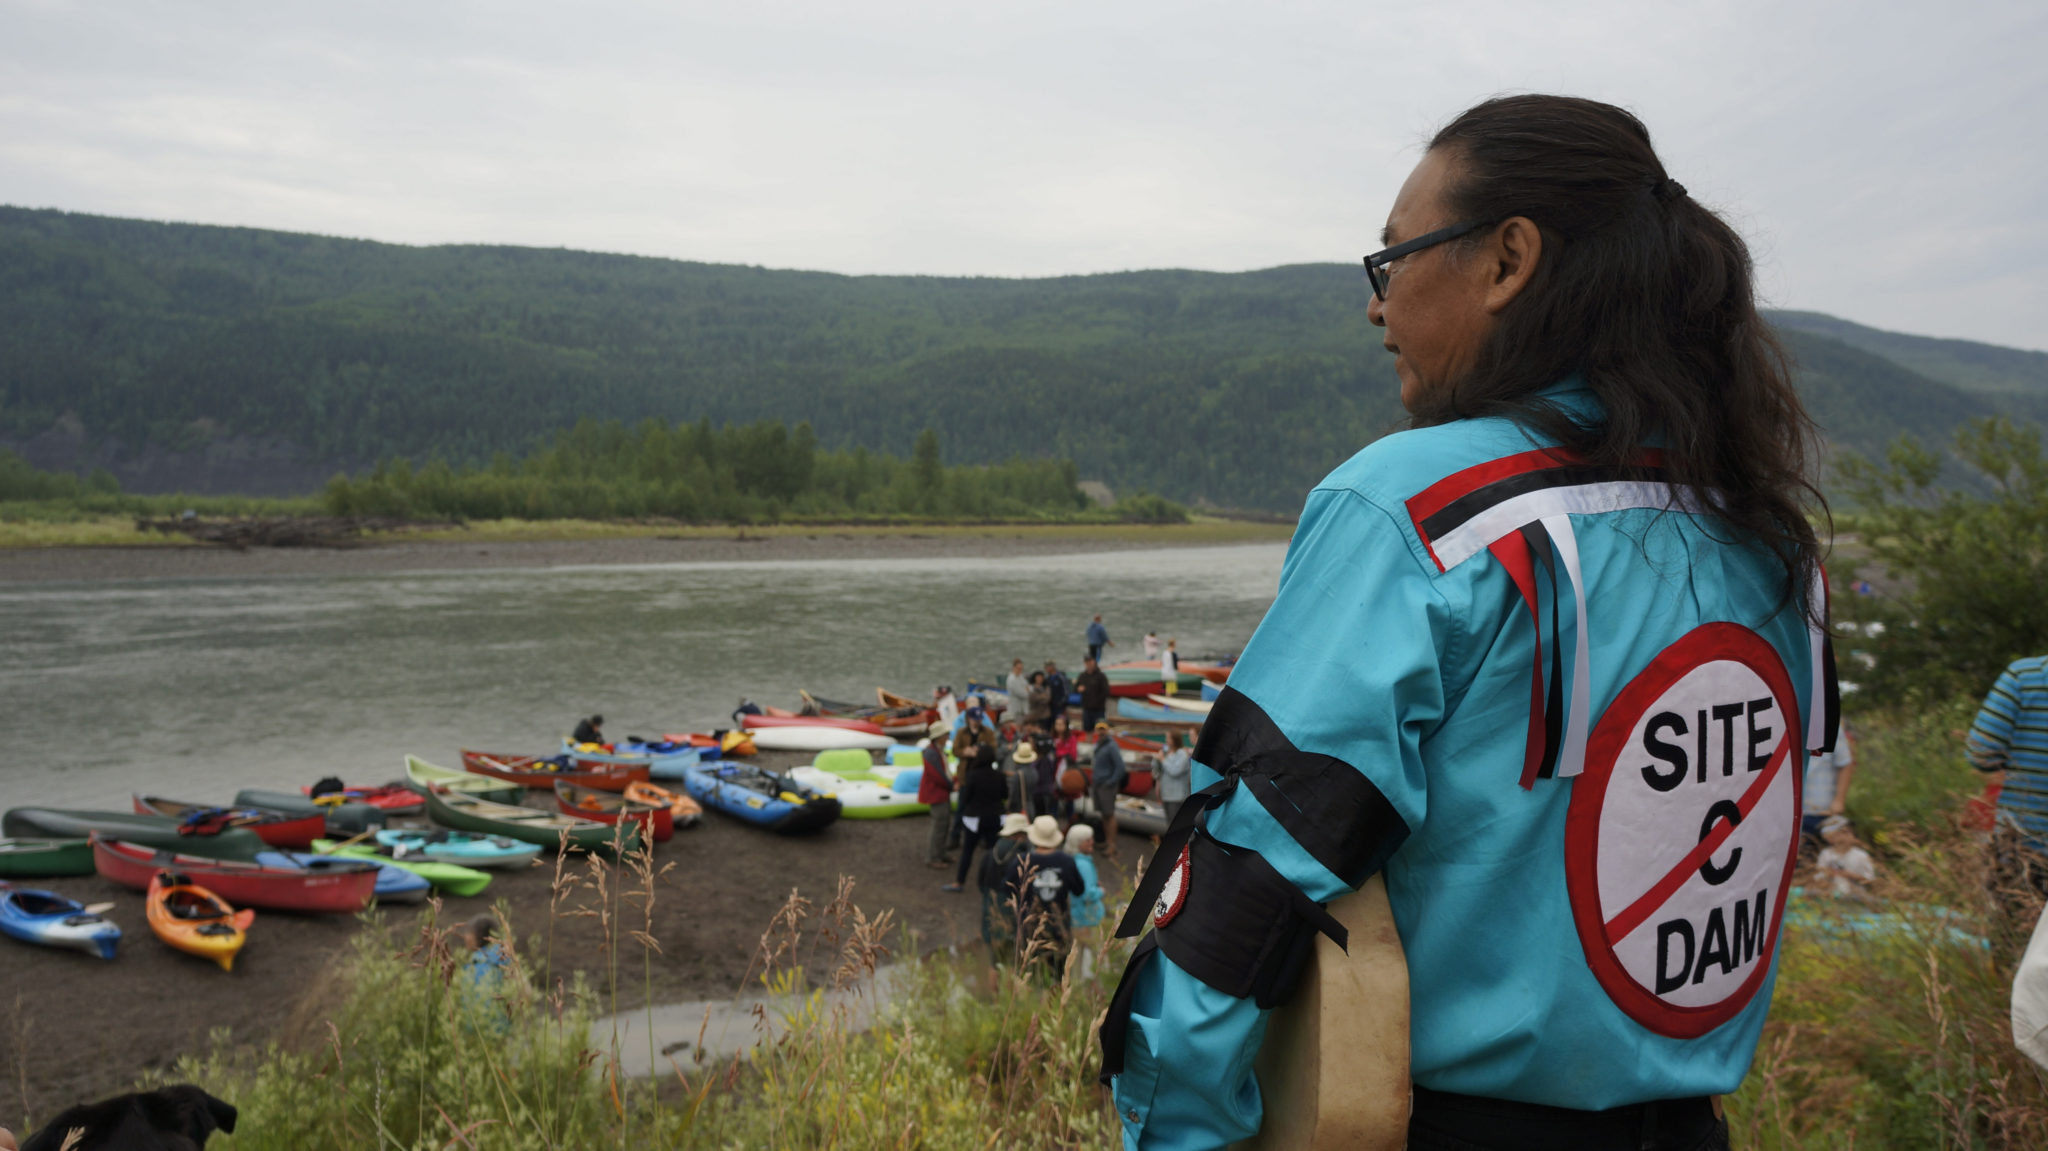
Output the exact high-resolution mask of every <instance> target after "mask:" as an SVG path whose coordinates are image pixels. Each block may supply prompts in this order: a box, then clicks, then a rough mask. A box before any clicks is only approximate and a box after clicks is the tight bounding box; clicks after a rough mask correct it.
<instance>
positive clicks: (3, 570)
mask: <svg viewBox="0 0 2048 1151" xmlns="http://www.w3.org/2000/svg"><path fill="white" fill-rule="evenodd" d="M544 527H545V525H536V528H535V531H534V534H535V535H539V534H541V531H542V530H543V529H544ZM557 530H559V531H562V532H563V534H570V532H569V531H568V530H567V529H557ZM627 530H628V529H623V528H622V529H617V530H616V532H615V534H610V535H605V534H589V535H584V536H582V537H581V538H521V534H520V533H516V532H513V531H508V530H504V529H502V528H501V529H495V530H494V529H491V528H483V529H479V530H476V531H473V532H466V531H464V530H462V529H452V530H446V531H441V532H435V533H432V534H431V535H422V536H389V537H382V538H376V539H372V540H371V541H369V542H366V543H364V544H363V545H361V546H358V547H350V548H250V549H248V550H246V551H235V550H233V549H230V548H223V547H214V546H193V545H180V546H165V545H161V544H159V545H155V546H136V547H125V546H93V547H74V546H48V547H0V583H60V582H80V581H98V580H149V579H234V578H246V577H251V576H256V577H267V576H323V575H363V574H378V573H386V572H412V571H452V570H477V569H490V568H545V567H576V566H586V565H606V564H656V563H731V562H744V561H764V560H766V561H777V560H785V561H786V560H832V559H924V558H947V557H961V556H966V557H991V558H1001V557H1004V556H1013V555H1059V554H1072V553H1080V552H1099V551H1124V550H1129V549H1132V548H1168V547H1200V546H1213V545H1217V544H1237V543H1278V542H1284V541H1285V540H1286V539H1287V538H1288V535H1289V534H1290V532H1291V531H1292V527H1291V525H1284V524H1264V523H1241V522H1234V521H1198V522H1196V523H1192V524H1171V525H1162V526H1157V527H1151V526H1145V525H1135V524H1084V525H1044V526H1039V525H1026V526H1012V525H987V526H981V525H974V526H941V527H931V528H865V527H861V528H805V527H778V528H772V529H760V528H750V529H745V530H735V529H731V528H723V529H715V530H707V529H692V530H689V531H676V530H673V529H671V530H670V531H669V532H668V533H667V534H658V533H656V532H654V531H652V530H648V531H644V532H641V531H635V532H634V533H633V534H625V533H626V531H627Z"/></svg>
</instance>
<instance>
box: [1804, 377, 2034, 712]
mask: <svg viewBox="0 0 2048 1151" xmlns="http://www.w3.org/2000/svg"><path fill="white" fill-rule="evenodd" d="M1955 454H1956V456H1957V457H1958V458H1960V459H1961V460H1962V461H1963V462H1964V463H1965V464H1967V465H1968V466H1969V467H1970V468H1972V469H1973V470H1975V471H1976V472H1978V473H1979V474H1980V475H1981V476H1982V478H1983V479H1984V480H1985V482H1986V486H1987V488H1988V490H1989V492H1990V494H1989V495H1988V496H1980V495H1974V494H1971V493H1970V492H1967V491H1962V490H1958V489H1955V488H1940V487H1937V486H1936V482H1937V480H1938V479H1939V476H1940V468H1941V461H1940V459H1939V457H1937V456H1935V455H1934V454H1933V453H1931V452H1929V451H1928V450H1927V449H1925V448H1923V447H1921V446H1920V445H1919V444H1917V443H1915V442H1914V441H1912V440H1910V439H1901V440H1900V441H1899V442H1897V443H1895V444H1893V445H1892V448H1891V450H1890V452H1889V453H1888V459H1887V466H1885V467H1882V468H1880V467H1878V466H1876V465H1874V464H1871V463H1869V462H1868V461H1865V460H1863V459H1861V458H1859V457H1855V456H1853V455H1852V456H1850V457H1849V458H1848V459H1846V460H1845V461H1844V462H1843V464H1842V477H1843V490H1844V492H1845V493H1846V494H1847V495H1848V496H1849V498H1850V500H1851V501H1852V502H1853V504H1854V505H1855V509H1856V510H1855V523H1856V526H1857V529H1858V532H1859V534H1860V536H1861V542H1862V546H1863V548H1864V549H1865V550H1867V551H1868V553H1869V561H1870V562H1871V563H1874V564H1875V565H1876V566H1877V567H1879V568H1881V569H1883V573H1884V575H1886V576H1888V577H1889V578H1888V579H1884V580H1881V581H1880V582H1881V584H1883V585H1884V586H1887V587H1890V588H1891V589H1892V590H1890V591H1889V592H1886V593H1883V594H1877V595H1869V596H1839V595H1838V596H1837V597H1836V598H1835V601H1834V603H1835V609H1836V614H1837V616H1838V617H1840V618H1841V619H1843V620H1845V621H1848V622H1851V623H1857V624H1862V625H1865V626H1864V627H1863V628H1862V629H1861V630H1862V631H1864V632H1866V633H1868V634H1863V635H1860V636H1858V637H1857V638H1856V639H1855V640H1854V641H1853V643H1852V644H1845V645H1844V646H1853V647H1854V648H1857V649H1859V650H1861V651H1863V652H1864V653H1866V654H1867V655H1868V656H1869V660H1870V661H1869V662H1868V664H1867V665H1865V664H1863V663H1862V661H1859V662H1858V664H1857V665H1852V666H1850V667H1848V668H1846V669H1845V671H1844V674H1845V675H1846V676H1849V677H1851V678H1853V679H1855V680H1856V681H1857V682H1858V683H1859V684H1860V685H1861V686H1862V688H1863V691H1864V692H1865V693H1866V694H1867V695H1868V696H1869V697H1870V698H1871V699H1872V700H1873V701H1876V702H1878V703H1880V704H1884V703H1898V702H1907V703H1913V704H1926V703H1928V702H1930V701H1940V700H1944V699H1947V698H1949V697H1951V696H1954V695H1956V694H1959V693H1960V694H1971V693H1975V694H1978V695H1981V694H1982V693H1983V692H1985V691H1986V690H1988V689H1989V688H1990V686H1991V683H1992V681H1993V680H1995V679H1996V678H1997V677H1998V673H1999V672H2001V671H2003V670H2005V667H2006V665H2007V664H2009V663H2011V662H2012V661H2013V660H2015V659H2018V658H2020V657H2022V656H2029V655H2039V654H2041V653H2043V652H2048V595H2044V594H2043V592H2042V589H2043V588H2048V458H2044V457H2043V455H2042V453H2041V431H2040V429H2039V428H2038V427H2032V426H2016V425H2014V424H2012V423H2010V422H2008V421H2006V420H2005V419H2003V418H1999V419H1990V420H1982V421H1978V422H1976V423H1972V424H1970V425H1967V426H1966V427H1964V428H1963V430H1962V431H1960V432H1958V433H1957V435H1956V452H1955ZM1839 566H1840V569H1841V570H1840V574H1841V576H1842V578H1843V579H1845V580H1854V579H1855V578H1856V576H1857V574H1858V569H1859V567H1860V566H1861V565H1860V564H1859V563H1857V562H1855V561H1848V562H1844V563H1842V564H1840V565H1839ZM1870 624H1877V625H1881V627H1879V628H1875V629H1873V628H1870V627H1868V625H1870Z"/></svg>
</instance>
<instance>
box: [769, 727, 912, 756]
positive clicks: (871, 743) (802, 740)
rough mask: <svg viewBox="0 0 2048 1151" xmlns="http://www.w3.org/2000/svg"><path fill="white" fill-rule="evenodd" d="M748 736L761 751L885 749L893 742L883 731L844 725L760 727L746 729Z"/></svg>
mask: <svg viewBox="0 0 2048 1151" xmlns="http://www.w3.org/2000/svg"><path fill="white" fill-rule="evenodd" d="M747 738H748V739H750V740H753V741H754V746H755V747H757V748H759V749H761V750H762V751H836V750H838V749H840V748H842V747H857V748H863V749H865V750H868V751H887V750H888V749H889V748H890V747H891V746H892V745H894V744H895V742H896V741H895V740H894V739H892V738H890V737H889V736H886V735H874V734H872V733H870V732H864V731H848V730H847V729H845V728H843V727H763V728H757V729H755V730H753V731H750V732H748V733H747Z"/></svg>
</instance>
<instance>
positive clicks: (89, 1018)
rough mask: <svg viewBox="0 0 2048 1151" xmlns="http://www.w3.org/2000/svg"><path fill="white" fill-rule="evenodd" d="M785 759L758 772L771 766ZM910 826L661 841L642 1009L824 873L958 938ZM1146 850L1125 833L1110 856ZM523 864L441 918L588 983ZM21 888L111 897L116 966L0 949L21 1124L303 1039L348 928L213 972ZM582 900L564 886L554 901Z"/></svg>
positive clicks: (818, 887) (260, 929) (628, 989)
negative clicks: (547, 959)
mask: <svg viewBox="0 0 2048 1151" xmlns="http://www.w3.org/2000/svg"><path fill="white" fill-rule="evenodd" d="M801 758H803V757H798V756H793V755H783V756H780V757H765V756H764V757H763V761H764V762H767V763H771V764H776V763H777V759H779V760H781V761H782V764H778V765H783V764H786V763H789V762H796V761H798V760H800V759H801ZM534 794H538V793H534ZM529 802H532V803H535V804H538V803H539V802H540V801H539V800H538V799H535V798H530V799H529ZM927 827H928V823H927V820H926V819H925V818H923V817H910V818H904V819H889V820H841V821H839V822H838V823H836V824H834V825H833V826H832V827H829V828H827V829H826V830H825V831H823V832H822V833H820V834H817V835H814V836H803V837H782V836H776V835H771V834H768V833H766V832H763V831H760V830H757V829H755V828H753V827H750V826H748V825H746V824H743V823H741V822H739V821H738V820H734V819H730V818H726V817H723V816H720V815H719V814H717V813H715V812H713V813H707V814H706V816H705V818H704V820H703V821H702V823H700V824H699V825H698V826H697V827H694V828H691V829H689V830H686V831H679V832H677V833H676V836H675V838H674V839H672V840H670V841H669V842H668V843H665V844H662V845H660V846H659V847H658V848H657V849H656V851H655V856H654V860H655V865H656V866H657V867H659V866H661V865H663V864H674V867H673V869H671V870H670V871H668V872H667V873H666V875H664V876H663V877H662V878H661V879H660V881H659V885H658V887H657V888H656V895H655V900H654V922H653V931H652V933H651V934H652V935H653V936H654V938H655V940H656V941H657V942H658V943H659V944H660V946H661V954H660V955H657V956H656V957H655V959H654V1000H655V1001H656V1002H657V1003H666V1002H677V1001H683V1000H692V999H707V998H716V997H720V996H725V995H732V994H735V993H738V992H740V991H741V990H742V989H743V986H742V985H743V983H744V981H745V980H746V979H747V977H748V974H749V969H750V967H752V965H753V962H754V958H755V955H756V951H757V944H758V942H759V940H760V937H761V934H762V932H763V931H764V930H765V929H766V928H767V926H768V924H769V921H770V920H771V919H772V918H773V917H774V915H775V912H776V910H777V909H778V908H780V907H781V906H782V905H783V902H784V900H785V899H786V898H787V897H788V895H789V894H790V892H791V891H792V890H795V891H798V892H801V893H802V895H803V896H804V897H805V898H806V899H809V900H811V901H812V903H813V904H814V905H816V906H818V907H822V906H823V905H824V904H826V903H827V902H829V901H830V900H831V899H832V897H833V895H834V893H835V892H836V891H837V889H838V885H839V880H840V877H841V876H848V877H851V878H852V879H853V880H854V882H855V886H854V891H853V898H854V902H855V903H856V904H857V905H858V906H859V907H860V908H861V909H862V911H864V912H865V913H866V914H867V915H868V916H869V917H870V918H872V917H874V916H876V915H877V914H879V913H881V912H883V911H885V910H886V911H890V912H893V913H894V917H895V922H896V924H897V925H898V931H897V932H896V934H895V937H894V938H893V939H892V941H891V946H892V947H893V948H897V949H901V948H904V947H915V948H918V949H920V950H931V949H934V948H940V947H944V946H946V945H948V944H951V943H956V942H967V941H970V940H975V939H976V938H977V934H976V933H977V920H976V908H977V904H976V902H975V896H974V894H973V889H972V886H971V885H970V887H969V890H968V892H966V893H964V894H951V893H947V892H942V891H940V890H939V885H940V884H941V883H943V882H945V881H947V880H949V879H951V874H950V873H949V872H948V873H941V872H939V871H935V870H932V869H930V868H928V867H926V866H925V864H924V844H925V836H926V833H927ZM1148 846H1149V845H1148V842H1147V841H1146V840H1143V839H1140V838H1136V837H1131V836H1126V837H1125V844H1124V852H1123V859H1124V861H1125V862H1126V863H1129V862H1131V861H1133V860H1134V859H1135V858H1136V857H1137V856H1139V855H1140V854H1141V853H1142V852H1143V851H1144V850H1145V849H1146V848H1147V847H1148ZM541 862H542V864H543V865H542V866H537V867H534V868H533V869H531V870H529V871H523V872H518V873H498V878H496V879H494V880H493V881H492V884H491V886H490V888H489V889H488V890H486V891H485V892H484V893H483V894H481V895H479V896H475V897H473V898H469V899H450V900H448V901H447V902H446V903H445V904H444V905H443V907H442V910H441V912H440V915H441V920H442V922H443V923H445V924H447V925H450V926H453V925H456V924H460V923H462V922H464V921H466V920H467V919H468V918H469V917H471V916H473V915H475V914H476V913H478V912H480V911H486V910H490V909H491V908H492V907H493V906H494V905H495V904H497V903H499V902H503V903H504V904H505V905H506V910H507V915H508V917H509V919H510V921H511V924H512V928H513V931H514V932H515V933H516V935H517V937H518V939H519V940H520V941H521V946H523V947H526V948H527V949H528V950H527V954H528V955H529V957H531V956H533V955H534V954H535V948H536V946H537V947H539V948H542V949H545V948H548V947H550V946H551V947H552V952H551V954H552V956H553V959H554V966H555V969H556V970H557V971H562V970H567V969H582V970H586V971H588V972H589V973H590V975H591V977H592V980H593V983H597V982H599V980H598V978H597V977H598V974H599V972H600V971H601V970H602V969H603V967H604V964H605V960H604V952H603V950H602V948H601V944H602V941H603V939H604V934H603V933H604V927H603V926H602V924H601V923H600V922H599V921H598V920H597V919H595V918H590V917H577V916H569V915H557V916H555V917H554V919H553V923H554V927H553V939H552V943H551V944H550V943H549V942H548V940H547V936H548V926H549V921H550V916H551V910H562V911H566V910H568V907H566V906H565V907H561V908H557V909H551V903H553V902H555V901H554V891H553V885H554V878H555V867H554V859H553V857H552V856H551V855H543V856H542V859H541ZM567 866H568V868H569V869H571V870H576V871H579V872H582V871H585V870H586V869H587V867H588V864H587V862H586V861H585V860H583V859H581V858H577V857H572V859H571V860H570V861H569V863H568V864H567ZM1100 866H1101V870H1102V880H1103V886H1104V887H1106V888H1109V889H1111V890H1115V889H1116V887H1117V886H1118V885H1119V884H1120V882H1121V879H1122V875H1123V873H1122V872H1121V871H1120V870H1118V869H1117V868H1116V867H1115V866H1113V865H1112V864H1110V863H1109V862H1107V861H1104V862H1102V863H1101V865H1100ZM608 874H609V877H610V878H609V881H610V882H615V883H616V882H624V883H628V884H631V883H632V882H633V877H632V875H631V873H630V872H629V871H628V870H627V869H625V868H608ZM30 885H31V884H28V883H24V884H23V886H30ZM33 885H40V886H47V887H49V888H51V889H54V890H56V891H59V892H61V893H63V894H65V895H68V896H71V897H72V898H74V899H78V900H80V901H82V902H86V903H95V902H101V901H111V902H112V903H113V904H114V905H115V906H114V910H113V911H112V912H110V913H109V918H111V919H113V920H114V921H115V922H116V923H118V924H120V926H121V930H122V932H123V938H122V941H121V954H120V957H119V958H118V959H116V960H114V961H113V962H111V963H109V962H103V961H101V960H98V959H94V958H90V957H88V956H86V955H83V954H80V953H77V952H68V951H55V950H50V949H46V948H41V947H33V946H29V945H27V944H23V943H20V942H17V941H15V940H11V939H6V938H0V973H4V979H0V1117H5V1118H0V1124H4V1123H5V1121H6V1120H8V1119H18V1118H20V1117H21V1116H23V1115H29V1116H42V1117H44V1118H48V1117H49V1116H51V1115H53V1114H55V1113H56V1112H57V1111H59V1110H61V1109H63V1108H65V1107H67V1106H70V1105H71V1104H73V1103H78V1102H83V1101H85V1100H88V1099H92V1098H98V1097H100V1096H103V1095H106V1094H111V1093H114V1092H117V1091H121V1090H125V1089H127V1087H128V1085H129V1084H130V1083H132V1082H133V1080H134V1079H135V1077H136V1076H137V1075H138V1074H140V1073H142V1072H144V1071H146V1070H150V1069H157V1068H168V1067H170V1066H171V1065H172V1064H173V1063H175V1062H176V1061H177V1060H178V1058H179V1057H180V1056H183V1055H187V1054H200V1053H203V1052H204V1051H205V1050H206V1049H207V1044H208V1042H209V1034H210V1033H211V1032H212V1031H213V1030H214V1029H216V1028H227V1029H229V1030H230V1032H231V1034H232V1037H233V1041H234V1042H237V1043H261V1042H263V1041H265V1040H267V1039H271V1038H274V1037H283V1038H286V1039H288V1040H289V1039H291V1038H292V1037H294V1036H298V1035H302V1034H304V1033H306V1032H307V1031H308V1030H310V1029H309V1028H307V1027H306V1024H307V1022H308V1021H309V1020H310V1021H313V1022H314V1023H315V1024H316V1025H317V1020H318V1018H319V1017H320V1001H321V1000H323V999H327V998H331V997H333V996H335V995H336V994H337V993H338V988H337V985H336V981H337V979H339V978H340V976H341V971H340V967H341V964H340V960H341V959H342V958H343V957H345V956H346V954H347V953H348V951H349V941H350V940H351V938H352V937H353V936H354V935H355V934H356V933H357V932H358V931H362V930H365V929H366V928H365V927H364V923H363V921H361V920H358V919H354V918H347V917H340V916H302V915H290V914H285V913H282V912H260V913H258V916H257V921H256V925H255V927H253V928H252V929H251V931H250V938H249V944H248V946H247V948H246V949H245V950H244V951H243V952H242V955H241V957H240V958H239V959H238V960H237V961H236V963H235V969H234V971H233V972H223V971H221V970H220V969H219V968H217V967H215V966H214V965H213V964H212V963H210V962H207V961H205V960H202V959H198V958H195V957H193V956H189V955H185V954H183V953H182V952H177V951H173V950H171V949H170V948H169V947H167V946H165V945H164V944H163V943H162V942H160V941H159V940H157V939H156V938H155V937H154V936H152V935H151V934H150V932H149V927H148V924H147V923H146V922H145V921H144V919H143V907H142V897H141V895H140V893H138V892H135V891H132V890H130V889H128V888H124V887H120V886H117V885H115V884H113V883H110V882H108V881H106V880H103V879H99V878H97V877H88V878H82V879H56V880H47V881H35V884H33ZM593 899H594V897H592V896H591V895H589V894H587V893H585V892H581V891H579V892H577V893H575V894H572V895H571V896H570V897H569V903H570V904H588V903H591V902H593ZM417 914H418V909H416V908H413V907H408V906H403V905H401V906H397V907H393V908H390V909H388V910H387V911H385V912H383V913H382V919H383V922H384V924H385V926H386V928H387V929H388V930H390V931H391V932H392V933H393V935H394V941H395V942H396V940H397V939H398V938H400V937H403V936H407V935H410V934H411V932H412V931H413V930H414V929H415V925H416V923H417V920H416V915H417ZM625 914H626V917H627V919H628V922H627V923H625V924H624V925H623V926H622V927H621V928H620V929H619V937H620V938H621V939H622V940H624V939H625V938H626V931H627V930H629V929H633V928H638V927H639V926H640V914H641V913H640V910H639V907H638V905H637V904H633V903H628V904H627V905H626V913H625ZM905 929H907V931H908V932H909V933H911V934H910V935H909V936H907V937H906V936H905V935H904V934H903V931H904V930H905ZM622 958H625V959H627V960H628V963H627V966H628V967H629V968H630V971H631V973H632V977H631V978H630V979H622V980H621V981H620V984H621V986H620V988H619V993H618V1006H619V1008H620V1009H622V1010H631V1009H633V1008H636V1007H639V1006H642V1000H643V996H642V993H641V977H640V970H641V968H640V956H639V951H638V948H637V945H636V944H633V943H631V942H630V941H628V942H627V944H626V948H625V950H623V951H622ZM821 962H822V960H821Z"/></svg>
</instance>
